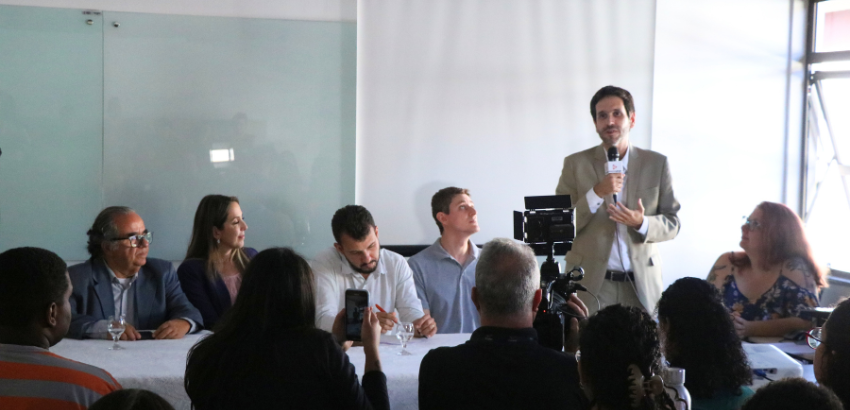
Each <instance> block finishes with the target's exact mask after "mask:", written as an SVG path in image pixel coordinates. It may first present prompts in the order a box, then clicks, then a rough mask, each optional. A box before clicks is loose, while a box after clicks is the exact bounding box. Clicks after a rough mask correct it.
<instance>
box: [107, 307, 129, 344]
mask: <svg viewBox="0 0 850 410" xmlns="http://www.w3.org/2000/svg"><path fill="white" fill-rule="evenodd" d="M107 321H108V324H107V326H106V330H108V331H109V334H111V335H112V347H110V348H109V350H124V348H123V347H121V346H119V345H118V339H119V338H121V335H122V334H123V333H124V329H126V328H127V323H126V320H125V319H124V315H121V316H118V317H115V316H110V317H109V319H107Z"/></svg>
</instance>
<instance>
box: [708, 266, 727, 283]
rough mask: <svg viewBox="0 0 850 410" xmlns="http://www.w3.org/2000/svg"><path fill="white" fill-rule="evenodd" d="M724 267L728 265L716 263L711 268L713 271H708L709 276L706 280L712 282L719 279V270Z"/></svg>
mask: <svg viewBox="0 0 850 410" xmlns="http://www.w3.org/2000/svg"><path fill="white" fill-rule="evenodd" d="M723 269H726V265H721V266H718V265H714V266H713V267H712V268H711V271H709V272H708V278H706V279H705V280H706V281H708V282H710V283H714V282H716V281H717V271H719V270H723Z"/></svg>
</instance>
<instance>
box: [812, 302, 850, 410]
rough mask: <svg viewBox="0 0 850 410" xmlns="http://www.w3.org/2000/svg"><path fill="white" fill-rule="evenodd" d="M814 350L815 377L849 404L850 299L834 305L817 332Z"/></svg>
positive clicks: (845, 403) (848, 405) (849, 405)
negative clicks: (819, 342) (817, 337)
mask: <svg viewBox="0 0 850 410" xmlns="http://www.w3.org/2000/svg"><path fill="white" fill-rule="evenodd" d="M821 338H822V339H821V340H822V343H821V344H820V346H818V348H817V350H815V363H814V370H815V377H816V378H817V380H818V382H819V383H820V384H821V385H822V386H826V387H829V388H831V389H832V391H834V392H835V394H837V395H838V397H839V398H840V399H841V401H842V402H843V403H844V407H850V299H846V300H844V301H843V302H841V303H839V304H838V306H836V307H835V310H834V311H833V312H832V314H831V315H829V319H827V321H826V324H824V326H823V332H822V333H821Z"/></svg>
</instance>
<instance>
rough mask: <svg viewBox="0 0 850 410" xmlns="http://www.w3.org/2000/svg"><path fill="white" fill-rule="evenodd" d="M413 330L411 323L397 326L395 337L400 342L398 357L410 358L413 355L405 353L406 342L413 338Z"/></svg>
mask: <svg viewBox="0 0 850 410" xmlns="http://www.w3.org/2000/svg"><path fill="white" fill-rule="evenodd" d="M414 330H415V329H414V327H413V323H410V322H402V323H399V324H398V329H397V330H396V334H395V337H397V338H398V341H399V342H401V350H400V351H399V352H398V355H399V356H410V355H412V354H413V353H410V352H408V351H407V341H408V340H410V338H411V337H413V331H414Z"/></svg>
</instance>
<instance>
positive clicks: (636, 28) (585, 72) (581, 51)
mask: <svg viewBox="0 0 850 410" xmlns="http://www.w3.org/2000/svg"><path fill="white" fill-rule="evenodd" d="M654 15H655V12H654V2H653V1H652V0H642V1H635V0H605V1H593V2H587V1H572V2H564V1H560V0H545V1H544V0H541V1H515V0H510V1H508V0H505V1H489V0H477V1H472V0H471V1H464V2H456V1H452V0H442V1H439V0H438V1H428V2H421V1H404V2H385V1H381V0H374V1H361V2H360V4H359V15H358V23H357V27H358V47H357V52H358V58H357V61H358V63H357V89H358V90H357V99H358V100H357V144H358V145H357V147H358V150H357V172H358V175H357V189H356V193H355V195H356V198H357V202H358V203H360V204H363V205H364V206H366V207H367V208H369V209H370V210H371V211H372V213H373V214H374V216H375V219H376V222H377V223H378V225H379V226H380V227H381V231H380V232H381V241H382V243H385V244H389V243H392V244H414V243H416V244H429V243H432V242H433V241H434V240H435V239H436V238H437V237H438V236H439V230H438V229H437V227H436V225H435V223H434V221H433V219H432V217H431V208H430V200H431V196H432V195H433V194H434V193H435V192H436V191H437V190H439V189H441V188H444V187H447V186H452V185H453V186H459V187H464V188H468V189H470V191H471V194H472V199H473V201H474V202H475V204H476V207H477V209H478V212H479V214H478V220H479V224H480V226H481V232H480V233H479V234H477V235H475V237H474V238H473V240H474V241H476V242H479V243H483V242H485V241H487V240H489V239H491V238H493V237H513V219H512V218H513V217H512V212H513V211H514V210H524V209H525V206H524V202H523V197H525V196H536V195H554V193H555V187H556V186H557V184H558V179H559V177H560V174H561V168H562V165H563V159H564V157H565V156H567V155H569V154H571V153H573V152H576V151H579V150H584V149H587V148H590V147H593V146H595V145H598V144H599V142H600V140H599V137H598V135H597V134H596V132H595V129H594V123H593V119H592V117H591V115H590V108H589V101H590V98H591V96H592V95H593V93H595V92H596V90H598V89H599V88H601V87H603V86H605V85H609V84H616V85H619V86H622V87H624V88H626V89H629V90H630V91H631V92H632V94H633V95H634V97H635V105H636V107H637V108H636V112H637V123H636V126H635V128H634V129H633V130H632V133H631V139H632V141H633V143H634V144H636V145H639V146H643V147H646V146H648V145H649V144H650V135H651V134H650V124H651V118H652V66H653V31H654V30H653V21H654ZM611 22H614V24H610V23H611Z"/></svg>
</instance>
